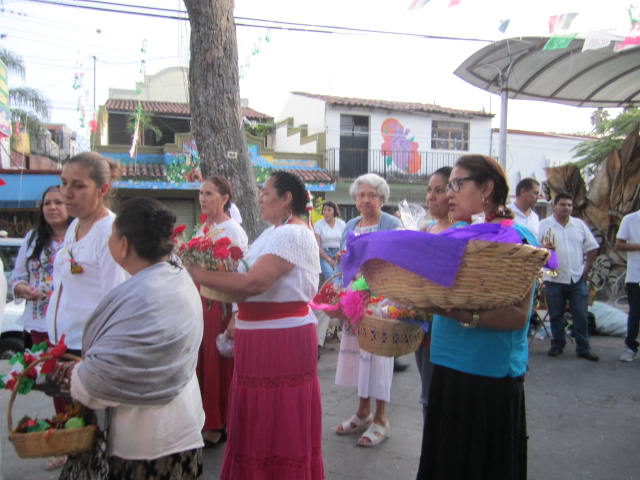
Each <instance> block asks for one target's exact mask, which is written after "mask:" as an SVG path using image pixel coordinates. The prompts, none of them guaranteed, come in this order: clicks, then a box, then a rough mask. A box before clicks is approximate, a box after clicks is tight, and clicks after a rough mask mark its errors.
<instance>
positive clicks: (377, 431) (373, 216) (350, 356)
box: [335, 173, 401, 447]
mask: <svg viewBox="0 0 640 480" xmlns="http://www.w3.org/2000/svg"><path fill="white" fill-rule="evenodd" d="M349 193H350V194H351V196H352V197H353V198H354V200H355V202H356V208H357V209H358V211H359V212H360V214H361V215H360V216H359V217H356V218H354V219H352V220H350V221H349V222H347V225H346V228H345V230H344V233H343V235H342V246H343V248H344V246H345V244H346V236H347V233H348V232H355V234H356V235H360V234H364V233H370V232H376V231H381V230H394V229H396V228H399V227H400V226H401V223H400V220H399V219H397V218H396V217H394V216H393V215H389V214H388V213H385V212H383V211H382V205H383V204H384V203H385V202H386V201H387V200H388V199H389V194H390V192H389V185H387V182H386V181H385V180H384V179H383V178H382V177H380V176H378V175H376V174H375V173H367V174H364V175H361V176H360V177H358V178H357V179H356V180H355V181H354V182H353V184H352V185H351V188H350V189H349ZM393 362H394V359H393V357H382V356H379V355H374V354H373V353H369V352H366V351H364V350H361V349H360V347H359V346H358V339H357V337H356V336H355V334H353V333H349V332H347V331H346V330H343V331H342V339H341V341H340V353H339V354H338V367H337V368H336V385H340V386H343V387H356V388H357V389H358V397H359V401H358V407H357V409H356V413H355V414H354V415H353V416H351V418H349V419H347V420H345V421H344V422H342V423H341V424H340V425H338V426H337V427H336V429H335V432H336V434H337V435H349V434H352V433H362V432H364V433H362V435H361V436H360V438H359V439H358V441H357V443H356V444H357V445H358V446H361V447H375V446H376V445H378V444H380V443H382V442H383V441H384V440H386V438H387V437H388V436H389V421H388V419H387V416H386V413H385V407H386V404H387V403H388V402H389V401H390V400H391V381H392V379H393ZM371 398H374V399H375V402H376V406H375V412H374V413H373V414H372V412H371Z"/></svg>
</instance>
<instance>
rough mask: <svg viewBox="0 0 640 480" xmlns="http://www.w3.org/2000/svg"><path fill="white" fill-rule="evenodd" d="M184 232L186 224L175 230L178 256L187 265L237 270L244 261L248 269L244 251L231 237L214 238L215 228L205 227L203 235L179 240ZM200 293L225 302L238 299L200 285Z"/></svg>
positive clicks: (210, 268)
mask: <svg viewBox="0 0 640 480" xmlns="http://www.w3.org/2000/svg"><path fill="white" fill-rule="evenodd" d="M183 232H184V225H180V226H178V227H176V228H175V230H174V235H173V237H174V241H175V242H176V243H177V244H178V245H179V246H178V256H179V257H180V259H181V260H182V263H184V264H185V265H194V264H195V265H200V266H202V267H204V268H206V269H207V270H214V271H217V272H237V271H238V264H239V263H240V262H241V261H242V262H243V263H244V265H245V267H246V268H247V269H248V265H247V264H246V262H245V261H244V260H243V257H244V252H243V251H242V249H241V248H240V247H238V246H237V245H233V244H232V243H231V239H230V238H229V237H220V238H218V239H217V240H214V238H215V236H216V233H217V232H216V231H215V230H210V229H209V227H204V229H203V234H202V235H201V236H197V237H193V238H191V239H189V240H186V239H184V240H183V241H182V242H180V241H179V240H178V236H179V235H181V234H182V233H183ZM200 294H201V295H202V296H203V297H206V298H210V299H212V300H218V301H221V302H225V303H234V302H236V301H237V300H238V299H236V298H234V297H232V296H230V295H227V294H224V293H222V292H217V291H215V290H213V289H211V288H208V287H205V286H203V285H201V286H200Z"/></svg>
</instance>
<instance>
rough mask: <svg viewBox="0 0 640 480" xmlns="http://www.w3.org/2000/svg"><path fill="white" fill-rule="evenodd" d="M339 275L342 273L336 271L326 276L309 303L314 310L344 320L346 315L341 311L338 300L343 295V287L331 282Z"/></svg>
mask: <svg viewBox="0 0 640 480" xmlns="http://www.w3.org/2000/svg"><path fill="white" fill-rule="evenodd" d="M340 275H342V273H336V274H334V275H332V276H331V277H329V278H327V280H325V282H324V284H323V285H322V287H321V288H320V290H319V291H318V293H317V294H316V296H315V297H313V300H312V301H311V303H310V304H309V305H310V306H311V308H312V309H314V310H321V311H323V312H324V313H325V314H326V315H327V316H328V317H330V318H336V319H338V320H342V321H344V320H346V319H347V317H346V316H345V314H344V312H343V311H342V304H341V302H340V300H341V299H342V297H344V295H345V289H344V288H341V287H340V286H338V285H336V284H335V283H333V280H334V279H335V278H336V277H338V276H340Z"/></svg>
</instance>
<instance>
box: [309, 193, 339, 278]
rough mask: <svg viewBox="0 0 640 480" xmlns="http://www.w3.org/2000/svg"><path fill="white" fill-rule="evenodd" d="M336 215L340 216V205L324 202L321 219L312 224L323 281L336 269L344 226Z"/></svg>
mask: <svg viewBox="0 0 640 480" xmlns="http://www.w3.org/2000/svg"><path fill="white" fill-rule="evenodd" d="M338 217H340V207H338V205H336V204H335V203H334V202H324V204H323V205H322V219H320V220H318V221H317V222H316V223H315V225H314V226H313V228H314V230H315V232H316V239H317V240H318V245H319V246H320V269H321V270H322V277H323V279H324V281H325V282H326V281H327V279H328V278H329V277H331V276H332V275H334V274H335V273H336V271H337V266H338V262H337V260H336V255H338V252H339V251H340V242H341V240H342V232H343V231H344V226H345V223H344V220H342V219H340V218H338Z"/></svg>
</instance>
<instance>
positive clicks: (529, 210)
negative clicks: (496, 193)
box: [508, 178, 540, 237]
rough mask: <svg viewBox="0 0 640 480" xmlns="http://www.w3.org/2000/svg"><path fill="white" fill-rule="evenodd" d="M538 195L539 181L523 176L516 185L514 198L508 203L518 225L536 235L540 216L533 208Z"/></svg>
mask: <svg viewBox="0 0 640 480" xmlns="http://www.w3.org/2000/svg"><path fill="white" fill-rule="evenodd" d="M539 195H540V183H539V182H538V181H537V180H534V179H533V178H523V179H522V180H520V181H519V182H518V185H517V186H516V199H515V201H514V202H512V203H511V204H509V205H508V207H509V209H510V210H511V211H512V212H513V214H514V215H515V218H514V221H515V222H516V223H517V224H518V225H522V226H523V227H526V228H528V229H529V230H530V231H531V233H533V234H534V235H535V236H536V237H537V236H538V230H539V226H540V217H538V214H537V213H536V212H535V211H534V210H533V207H535V205H536V203H537V202H538V196H539Z"/></svg>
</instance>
